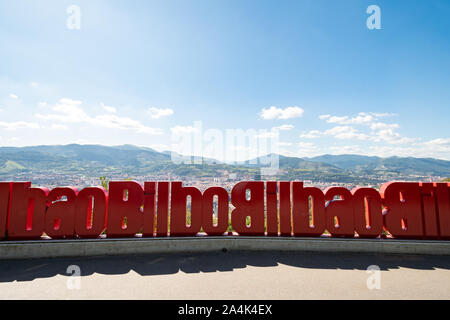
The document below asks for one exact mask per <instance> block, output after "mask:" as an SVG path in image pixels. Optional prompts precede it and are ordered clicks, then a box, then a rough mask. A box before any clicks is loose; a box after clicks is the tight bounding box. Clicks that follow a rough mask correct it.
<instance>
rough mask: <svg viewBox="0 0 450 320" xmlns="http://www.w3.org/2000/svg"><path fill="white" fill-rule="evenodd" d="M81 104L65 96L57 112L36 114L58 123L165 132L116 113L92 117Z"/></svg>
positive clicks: (54, 108) (157, 133)
mask: <svg viewBox="0 0 450 320" xmlns="http://www.w3.org/2000/svg"><path fill="white" fill-rule="evenodd" d="M81 104H82V102H81V101H77V100H72V99H67V98H64V99H61V100H60V101H59V103H57V104H56V105H55V106H53V108H52V110H53V111H55V112H56V113H53V114H45V115H43V114H36V117H37V118H40V119H43V120H49V121H56V122H58V123H60V122H63V123H87V124H90V125H93V126H97V127H98V126H100V127H104V128H111V129H123V130H133V131H136V132H138V133H146V134H151V135H160V134H162V133H163V131H162V129H158V128H151V127H147V126H145V125H143V124H142V123H140V122H139V121H137V120H134V119H131V118H127V117H119V116H117V115H114V114H103V115H98V116H95V117H91V116H89V115H88V114H86V112H85V111H84V110H83V109H82V108H81V107H80V106H81Z"/></svg>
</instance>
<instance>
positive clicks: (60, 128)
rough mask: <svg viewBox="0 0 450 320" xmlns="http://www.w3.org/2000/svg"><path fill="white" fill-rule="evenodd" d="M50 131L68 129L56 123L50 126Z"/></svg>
mask: <svg viewBox="0 0 450 320" xmlns="http://www.w3.org/2000/svg"><path fill="white" fill-rule="evenodd" d="M50 129H51V130H68V129H69V127H68V126H66V125H64V124H56V123H54V124H52V125H51V126H50Z"/></svg>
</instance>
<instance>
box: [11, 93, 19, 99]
mask: <svg viewBox="0 0 450 320" xmlns="http://www.w3.org/2000/svg"><path fill="white" fill-rule="evenodd" d="M9 97H10V98H12V99H19V97H18V96H16V95H15V94H14V93H11V94H10V95H9Z"/></svg>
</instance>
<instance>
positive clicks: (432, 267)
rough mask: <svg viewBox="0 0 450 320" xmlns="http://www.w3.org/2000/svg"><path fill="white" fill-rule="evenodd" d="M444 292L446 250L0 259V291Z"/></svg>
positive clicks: (123, 295)
mask: <svg viewBox="0 0 450 320" xmlns="http://www.w3.org/2000/svg"><path fill="white" fill-rule="evenodd" d="M369 266H377V267H379V268H380V273H377V271H376V270H377V267H372V269H371V270H372V271H368V270H367V268H368V267H369ZM78 270H79V271H80V272H81V277H77V271H78ZM449 298H450V258H449V257H437V256H399V255H375V254H373V255H371V254H337V253H333V254H325V253H320V254H319V253H317V254H316V253H296V252H292V253H289V252H283V253H277V252H214V253H203V254H169V255H160V254H159V255H140V256H121V257H120V256H117V257H96V258H61V259H41V260H16V261H0V299H183V300H184V299H449Z"/></svg>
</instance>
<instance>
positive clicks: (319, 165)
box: [0, 144, 450, 183]
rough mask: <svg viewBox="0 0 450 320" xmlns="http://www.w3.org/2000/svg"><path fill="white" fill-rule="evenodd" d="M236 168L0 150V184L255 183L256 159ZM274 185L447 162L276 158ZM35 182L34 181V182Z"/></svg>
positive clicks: (62, 150) (113, 153)
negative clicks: (140, 179) (247, 179)
mask: <svg viewBox="0 0 450 320" xmlns="http://www.w3.org/2000/svg"><path fill="white" fill-rule="evenodd" d="M254 160H255V161H246V162H242V163H238V164H234V165H232V164H227V163H223V162H220V161H217V160H214V159H207V161H204V162H203V163H202V164H176V163H174V162H172V161H171V155H170V152H158V151H155V150H153V149H150V148H144V147H137V146H133V145H122V146H115V147H109V146H101V145H78V144H70V145H63V146H61V145H50V146H32V147H0V178H1V179H2V180H4V181H5V180H11V179H12V180H17V179H22V180H23V179H26V178H27V177H37V176H47V177H51V176H52V175H55V176H56V175H58V176H61V175H62V176H64V175H65V176H84V177H100V176H107V177H110V176H111V177H113V176H114V177H118V176H120V177H128V176H160V175H161V176H163V175H167V174H169V173H170V174H171V175H172V176H176V177H179V178H181V179H182V178H185V177H217V176H221V175H223V174H224V173H227V174H228V173H235V174H236V175H237V176H238V177H239V176H249V175H250V176H255V177H257V176H258V174H259V172H260V170H259V169H260V168H261V167H263V165H262V164H261V163H263V161H262V158H257V159H254ZM255 163H256V164H255ZM279 168H280V172H279V174H278V175H277V178H278V179H289V180H298V179H303V180H313V181H323V182H343V183H361V182H366V183H379V182H383V181H387V180H417V179H426V178H430V177H441V178H445V177H450V161H446V160H439V159H432V158H413V157H407V158H401V157H390V158H381V157H369V156H362V155H323V156H318V157H312V158H296V157H285V156H281V155H280V156H279ZM34 179H36V178H34Z"/></svg>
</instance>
